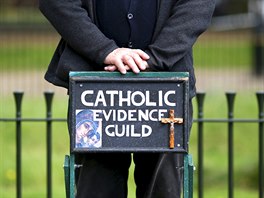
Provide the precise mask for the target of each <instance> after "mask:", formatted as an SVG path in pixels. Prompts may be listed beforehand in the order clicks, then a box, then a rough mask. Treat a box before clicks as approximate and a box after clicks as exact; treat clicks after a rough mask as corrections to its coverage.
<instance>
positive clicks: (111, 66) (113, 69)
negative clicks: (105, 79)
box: [104, 65, 117, 72]
mask: <svg viewBox="0 0 264 198" xmlns="http://www.w3.org/2000/svg"><path fill="white" fill-rule="evenodd" d="M104 70H105V71H110V72H113V71H116V70H117V67H116V66H115V65H108V66H106V67H104Z"/></svg>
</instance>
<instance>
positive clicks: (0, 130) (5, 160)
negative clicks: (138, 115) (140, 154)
mask: <svg viewBox="0 0 264 198" xmlns="http://www.w3.org/2000/svg"><path fill="white" fill-rule="evenodd" d="M23 101H24V102H23V106H22V116H23V117H25V118H29V117H42V118H43V117H44V116H45V103H44V101H43V99H39V98H29V97H25V98H24V99H23ZM205 102H206V105H205V112H204V114H205V117H207V118H209V117H210V118H211V117H215V118H225V117H226V99H225V96H224V95H223V94H218V93H217V94H216V93H208V95H207V96H206V98H205ZM66 106H67V99H65V98H61V97H60V96H56V95H55V97H54V103H53V117H55V118H65V115H66ZM0 107H1V108H0V117H1V118H2V117H14V114H15V109H14V102H13V98H11V97H10V98H8V97H7V98H0ZM7 110H8V111H7ZM196 114H197V111H196V102H195V101H194V115H195V117H196ZM235 117H236V118H256V117H257V105H256V99H255V95H254V93H245V94H238V95H237V97H236V105H235ZM22 127H23V132H22V187H23V190H22V193H23V197H27V198H35V197H45V195H46V189H45V186H46V165H45V163H46V150H45V148H46V147H45V146H46V135H45V123H39V122H35V123H29V122H24V123H23V124H22ZM53 128H54V131H53V136H52V147H53V148H52V149H53V154H52V160H53V161H52V168H53V171H52V178H53V181H52V182H53V183H52V186H53V197H56V198H57V197H58V198H60V197H61V198H63V197H65V190H64V179H63V168H62V165H63V161H64V155H65V154H67V153H68V151H69V146H68V145H69V138H68V134H67V126H66V123H64V122H62V123H54V124H53ZM226 130H227V124H221V123H220V124H216V123H212V124H205V132H204V152H205V153H204V174H205V175H204V188H205V189H204V197H205V198H212V197H214V198H222V197H223V198H225V197H227V131H226ZM257 134H258V133H257V124H248V123H241V124H235V132H234V156H235V158H234V163H235V164H234V166H235V176H234V182H235V196H236V197H239V198H257V197H258V196H257V178H258V172H257V163H258V156H257V147H258V144H257V142H258V136H257ZM0 148H1V149H0V153H1V155H0V156H1V159H0V161H1V163H0V197H3V198H12V197H15V181H16V173H15V156H16V153H15V124H14V123H11V122H0ZM190 153H191V154H192V155H193V158H194V163H195V165H197V126H196V123H194V126H193V130H192V136H191V146H190ZM131 170H133V165H132V166H131ZM130 175H131V177H130V179H129V198H134V197H135V196H134V190H135V185H134V183H133V176H132V175H133V173H132V171H131V172H130ZM194 184H195V196H194V197H197V191H196V187H197V171H196V172H195V182H194Z"/></svg>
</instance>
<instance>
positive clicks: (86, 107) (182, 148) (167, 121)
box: [69, 72, 189, 152]
mask: <svg viewBox="0 0 264 198" xmlns="http://www.w3.org/2000/svg"><path fill="white" fill-rule="evenodd" d="M188 80H189V77H188V73H177V72H141V73H140V74H133V73H128V74H126V75H122V74H120V73H118V72H71V73H70V92H69V94H70V103H71V104H70V105H71V115H70V116H71V151H72V152H117V151H121V152H187V139H188V137H187V135H188V125H189V123H188V117H187V116H188V115H187V112H188V106H189V105H188V102H189V99H188V90H189V81H188Z"/></svg>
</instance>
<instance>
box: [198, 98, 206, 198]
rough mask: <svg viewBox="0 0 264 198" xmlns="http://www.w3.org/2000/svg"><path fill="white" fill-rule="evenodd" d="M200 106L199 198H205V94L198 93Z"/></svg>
mask: <svg viewBox="0 0 264 198" xmlns="http://www.w3.org/2000/svg"><path fill="white" fill-rule="evenodd" d="M196 98H197V104H198V198H203V122H204V121H203V105H204V98H205V93H197V96H196Z"/></svg>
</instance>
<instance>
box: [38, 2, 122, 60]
mask: <svg viewBox="0 0 264 198" xmlns="http://www.w3.org/2000/svg"><path fill="white" fill-rule="evenodd" d="M39 9H40V11H41V12H42V13H43V15H44V16H45V17H46V18H47V19H48V20H49V21H50V23H51V24H52V25H53V27H54V28H55V29H56V30H57V32H58V33H59V34H60V35H61V36H62V38H63V39H64V40H65V41H66V42H67V44H69V45H70V46H71V47H72V48H73V49H74V50H75V51H76V52H77V53H79V54H80V55H82V56H83V57H85V58H88V59H90V60H91V61H94V62H95V63H97V64H99V65H102V64H103V61H104V59H105V57H106V56H107V55H108V54H109V53H110V52H111V51H113V50H114V49H116V48H117V45H116V44H115V42H114V41H113V40H110V39H108V38H107V37H105V36H104V34H103V33H102V32H101V31H100V30H99V29H98V28H97V26H96V25H95V24H94V23H93V22H92V20H91V18H90V17H89V15H88V12H87V10H86V9H84V8H83V5H82V2H81V0H39Z"/></svg>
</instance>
